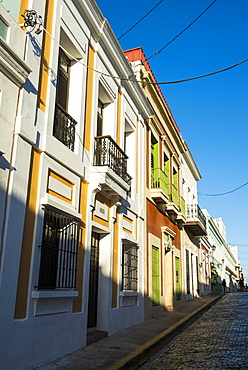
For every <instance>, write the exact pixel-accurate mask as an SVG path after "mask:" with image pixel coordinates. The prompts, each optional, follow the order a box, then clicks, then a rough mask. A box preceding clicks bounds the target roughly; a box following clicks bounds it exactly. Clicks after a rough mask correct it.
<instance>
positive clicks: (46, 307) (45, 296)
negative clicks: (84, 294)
mask: <svg viewBox="0 0 248 370" xmlns="http://www.w3.org/2000/svg"><path fill="white" fill-rule="evenodd" d="M77 296H78V292H77V291H74V290H33V291H32V299H33V303H34V316H44V315H54V314H59V313H66V312H71V310H72V303H73V299H74V298H76V297H77Z"/></svg>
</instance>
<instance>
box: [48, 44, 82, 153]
mask: <svg viewBox="0 0 248 370" xmlns="http://www.w3.org/2000/svg"><path fill="white" fill-rule="evenodd" d="M70 67H71V61H70V59H69V58H68V57H67V55H66V54H65V53H64V52H63V51H62V50H60V52H59V66H58V79H57V91H56V105H55V116H54V125H53V135H54V136H55V137H56V138H57V139H58V140H59V141H61V142H62V143H63V144H64V145H66V146H67V147H68V148H69V149H71V150H72V151H74V143H75V125H76V124H77V122H76V121H75V120H74V119H73V118H72V117H71V116H70V115H69V114H68V100H69V82H70Z"/></svg>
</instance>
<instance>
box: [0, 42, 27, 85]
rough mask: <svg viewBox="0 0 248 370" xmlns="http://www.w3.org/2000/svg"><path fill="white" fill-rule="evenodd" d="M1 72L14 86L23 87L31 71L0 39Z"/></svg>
mask: <svg viewBox="0 0 248 370" xmlns="http://www.w3.org/2000/svg"><path fill="white" fill-rule="evenodd" d="M0 70H1V72H3V73H4V74H5V75H6V76H7V77H8V78H9V79H10V80H11V81H12V82H14V84H16V85H17V86H18V87H22V85H23V84H24V83H25V81H26V79H27V77H28V75H29V73H30V72H31V69H30V68H29V67H28V65H27V64H26V63H25V62H24V61H23V60H22V59H21V58H20V57H19V56H18V55H17V54H16V53H15V52H14V51H13V50H12V49H11V48H10V47H9V46H8V44H7V43H6V42H5V41H4V40H3V39H2V38H1V37H0Z"/></svg>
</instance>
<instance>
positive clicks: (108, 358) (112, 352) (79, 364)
mask: <svg viewBox="0 0 248 370" xmlns="http://www.w3.org/2000/svg"><path fill="white" fill-rule="evenodd" d="M222 296H223V293H218V292H211V293H210V294H208V295H207V296H204V297H201V298H195V299H194V300H192V301H188V302H185V303H183V304H182V305H181V306H180V307H179V308H177V309H176V310H173V311H166V312H164V313H163V314H161V315H160V316H159V317H156V318H153V319H150V320H147V321H146V322H144V323H141V324H138V325H135V326H133V327H131V328H128V329H125V330H122V331H121V332H119V333H116V334H114V335H111V336H110V337H106V338H104V339H101V340H100V341H98V342H95V343H93V344H91V345H89V346H87V347H85V348H83V349H82V350H79V351H76V352H73V353H71V354H69V355H67V356H65V357H63V358H61V359H58V360H56V361H53V362H52V363H50V364H47V365H44V366H41V367H39V368H37V369H39V370H53V369H59V370H66V369H73V370H79V369H80V370H88V369H94V370H97V369H101V370H107V369H108V370H117V369H128V370H131V369H136V368H137V367H138V365H141V364H142V363H144V362H145V361H146V359H147V358H148V357H150V356H151V355H152V354H154V353H155V352H156V351H158V350H159V349H160V348H162V347H163V346H164V345H165V344H166V343H168V342H169V341H170V340H171V339H172V338H173V337H174V336H175V335H177V334H178V333H180V332H181V331H182V330H183V329H185V328H186V327H187V326H188V325H190V324H191V323H192V322H193V321H195V320H196V319H197V318H198V317H199V316H200V315H202V314H203V313H204V312H205V311H206V310H207V309H209V308H210V307H211V306H212V305H214V304H215V303H216V302H217V301H218V300H219V299H221V298H222Z"/></svg>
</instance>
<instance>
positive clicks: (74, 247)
mask: <svg viewBox="0 0 248 370" xmlns="http://www.w3.org/2000/svg"><path fill="white" fill-rule="evenodd" d="M78 222H79V221H78V219H76V218H74V217H72V216H69V215H67V214H65V213H62V212H61V211H59V210H53V209H51V208H49V207H45V214H44V226H43V237H42V245H41V260H40V273H39V283H38V288H39V289H55V288H68V289H69V288H75V284H76V269H77V251H78Z"/></svg>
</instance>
